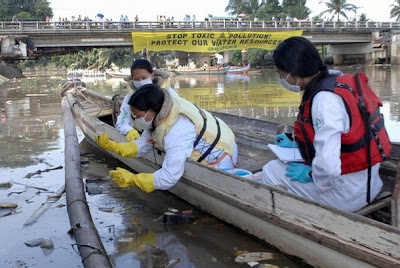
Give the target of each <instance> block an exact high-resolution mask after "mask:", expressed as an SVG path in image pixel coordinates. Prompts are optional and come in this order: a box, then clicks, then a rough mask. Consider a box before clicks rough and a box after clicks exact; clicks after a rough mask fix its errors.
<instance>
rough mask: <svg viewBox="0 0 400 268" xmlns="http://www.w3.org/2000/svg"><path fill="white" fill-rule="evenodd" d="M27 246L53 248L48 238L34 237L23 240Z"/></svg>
mask: <svg viewBox="0 0 400 268" xmlns="http://www.w3.org/2000/svg"><path fill="white" fill-rule="evenodd" d="M25 245H27V246H28V247H37V246H40V247H41V248H45V249H51V248H54V243H53V241H52V240H51V239H50V238H35V239H32V240H29V241H26V242H25Z"/></svg>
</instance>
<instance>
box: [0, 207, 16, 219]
mask: <svg viewBox="0 0 400 268" xmlns="http://www.w3.org/2000/svg"><path fill="white" fill-rule="evenodd" d="M13 213H14V209H12V208H0V218H2V217H5V216H9V215H11V214H13Z"/></svg>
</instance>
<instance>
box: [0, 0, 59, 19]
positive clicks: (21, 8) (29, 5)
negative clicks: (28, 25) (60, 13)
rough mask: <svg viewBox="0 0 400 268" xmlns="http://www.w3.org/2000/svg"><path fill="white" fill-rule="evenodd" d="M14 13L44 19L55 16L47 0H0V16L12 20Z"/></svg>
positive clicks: (26, 17) (21, 16) (20, 16)
mask: <svg viewBox="0 0 400 268" xmlns="http://www.w3.org/2000/svg"><path fill="white" fill-rule="evenodd" d="M14 15H17V17H18V18H25V19H36V20H43V21H44V20H45V18H46V16H49V17H52V16H53V10H52V9H51V7H50V4H49V2H48V1H47V0H0V18H2V20H11V19H12V17H13V16H14Z"/></svg>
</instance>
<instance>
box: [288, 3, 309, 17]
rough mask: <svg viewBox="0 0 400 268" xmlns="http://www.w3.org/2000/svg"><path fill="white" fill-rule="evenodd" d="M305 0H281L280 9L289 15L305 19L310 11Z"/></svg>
mask: <svg viewBox="0 0 400 268" xmlns="http://www.w3.org/2000/svg"><path fill="white" fill-rule="evenodd" d="M306 2H307V1H306V0H283V1H282V9H283V10H284V12H286V14H289V15H290V16H291V17H296V18H298V19H305V18H307V17H308V15H310V13H311V11H310V9H309V8H308V7H306Z"/></svg>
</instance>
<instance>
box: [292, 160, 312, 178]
mask: <svg viewBox="0 0 400 268" xmlns="http://www.w3.org/2000/svg"><path fill="white" fill-rule="evenodd" d="M310 171H311V166H308V165H304V164H302V163H297V162H290V163H289V167H287V168H286V177H289V178H290V180H291V181H299V182H302V183H307V182H312V181H313V179H312V178H311V176H310Z"/></svg>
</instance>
